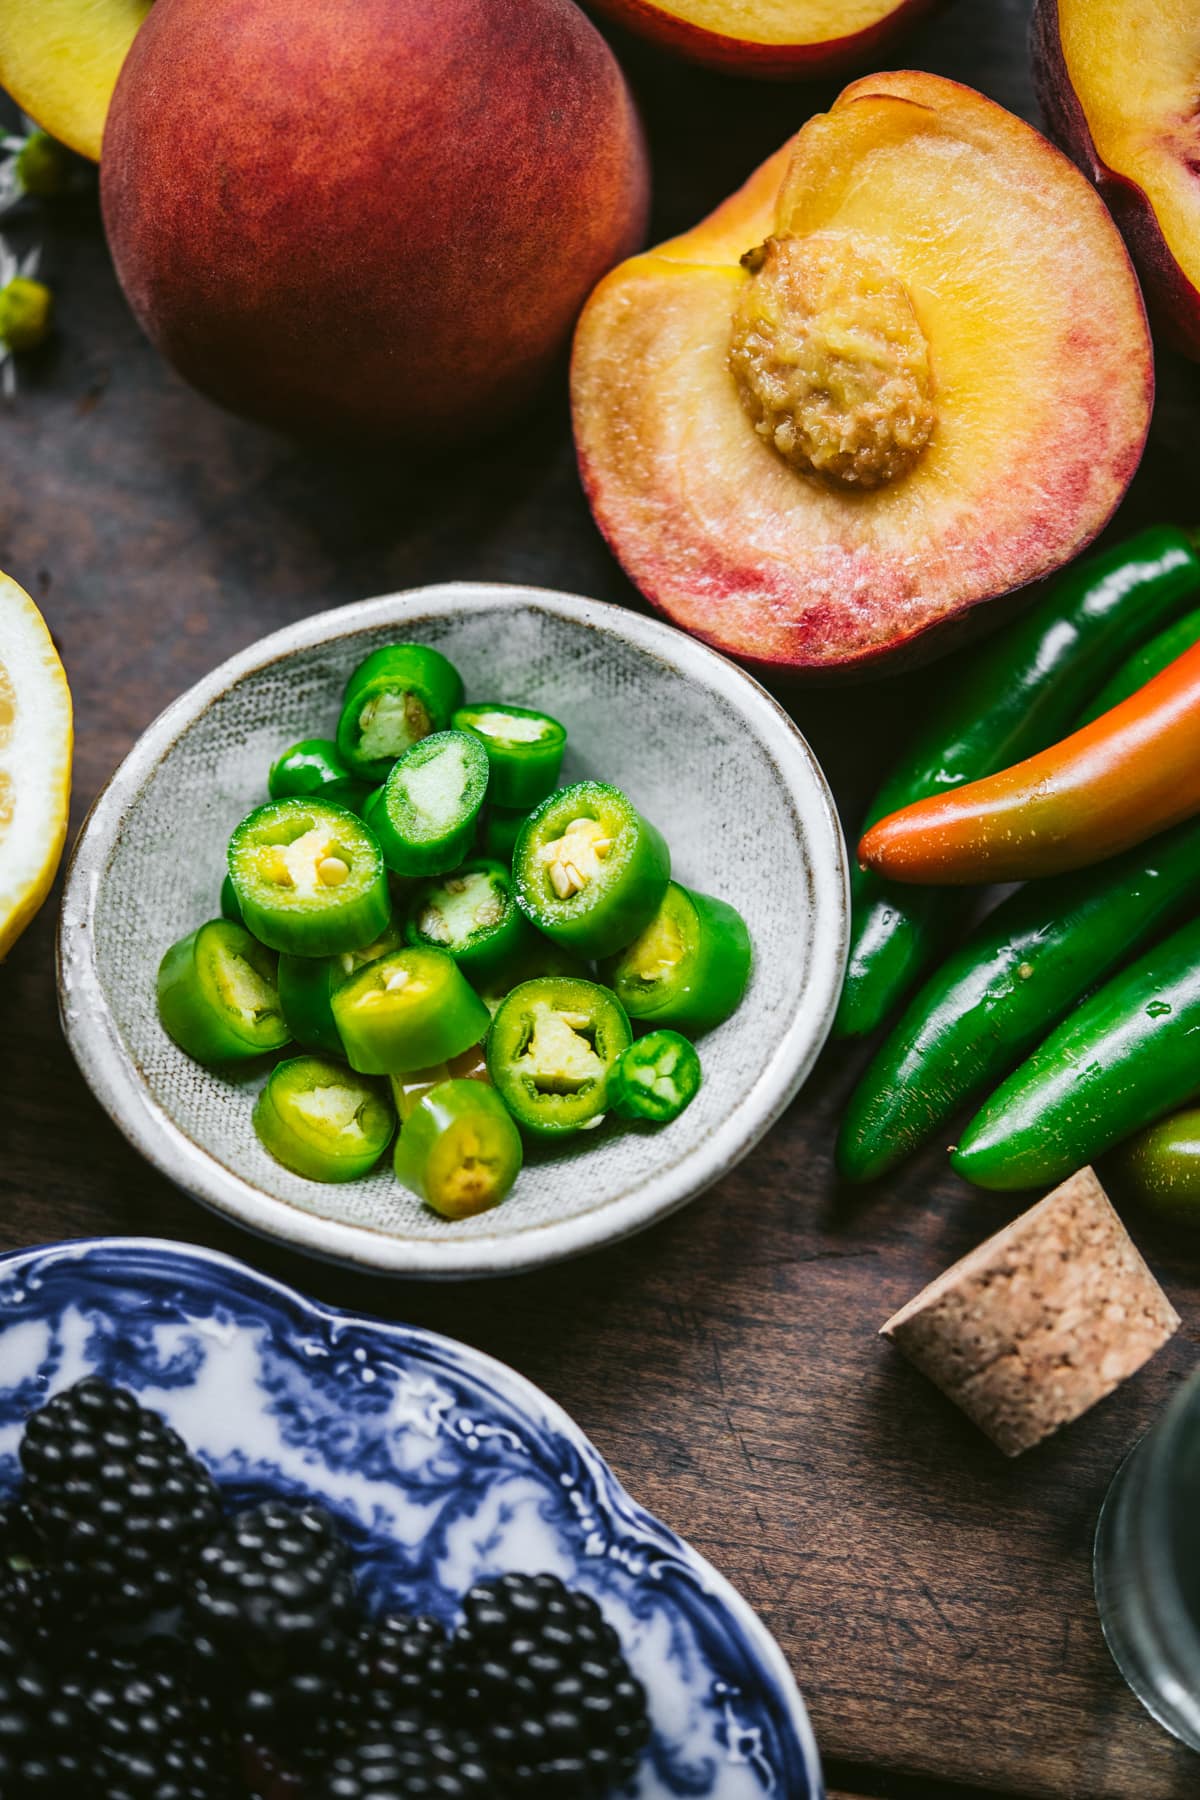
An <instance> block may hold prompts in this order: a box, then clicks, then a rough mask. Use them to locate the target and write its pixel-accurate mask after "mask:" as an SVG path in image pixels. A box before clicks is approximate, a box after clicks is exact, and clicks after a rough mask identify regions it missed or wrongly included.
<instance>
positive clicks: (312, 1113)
mask: <svg viewBox="0 0 1200 1800" xmlns="http://www.w3.org/2000/svg"><path fill="white" fill-rule="evenodd" d="M254 1129H255V1131H256V1132H257V1133H258V1137H259V1141H260V1142H261V1143H262V1146H263V1148H264V1149H265V1150H266V1151H267V1152H268V1153H269V1154H270V1155H271V1156H273V1157H274V1158H275V1161H276V1162H280V1163H282V1164H283V1166H284V1168H285V1169H291V1170H292V1172H293V1173H294V1174H296V1175H307V1177H308V1179H309V1180H310V1181H356V1180H357V1179H358V1178H359V1176H361V1175H367V1174H369V1173H370V1171H371V1170H372V1169H373V1168H374V1167H375V1164H376V1163H377V1162H378V1161H379V1159H380V1157H381V1156H382V1155H383V1153H384V1151H385V1150H386V1149H387V1147H388V1145H389V1144H390V1143H391V1141H392V1133H393V1132H394V1131H395V1129H396V1117H395V1114H394V1113H393V1111H392V1108H391V1105H390V1103H389V1101H388V1098H387V1094H386V1092H385V1090H384V1089H383V1088H381V1086H380V1085H379V1083H378V1082H374V1081H368V1080H366V1079H365V1078H364V1077H363V1076H362V1075H353V1074H351V1072H350V1070H349V1069H348V1068H347V1067H346V1065H345V1064H344V1063H340V1062H326V1061H325V1060H324V1059H323V1058H322V1057H319V1056H296V1057H293V1058H292V1060H291V1061H290V1062H283V1063H280V1064H279V1065H278V1067H277V1068H274V1069H272V1071H271V1075H270V1078H269V1080H268V1081H267V1085H266V1087H265V1088H264V1089H263V1091H262V1093H261V1094H260V1095H259V1097H258V1101H257V1104H256V1105H255V1108H254Z"/></svg>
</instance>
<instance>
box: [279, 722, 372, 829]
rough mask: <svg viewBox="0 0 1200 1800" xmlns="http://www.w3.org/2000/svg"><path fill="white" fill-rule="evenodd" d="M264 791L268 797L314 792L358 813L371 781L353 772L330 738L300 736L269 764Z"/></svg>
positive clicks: (297, 796) (298, 796) (287, 797)
mask: <svg viewBox="0 0 1200 1800" xmlns="http://www.w3.org/2000/svg"><path fill="white" fill-rule="evenodd" d="M267 791H268V793H269V794H270V796H271V798H272V800H292V799H296V800H304V799H307V798H308V796H309V795H310V794H318V795H319V796H320V797H321V799H322V800H333V801H335V802H336V804H337V805H338V806H348V807H349V808H350V810H351V812H356V813H360V812H361V811H362V809H363V805H364V802H365V801H366V798H367V796H368V794H369V793H370V792H371V785H370V783H369V782H366V781H361V780H359V778H358V776H357V775H355V774H354V773H353V771H352V770H351V769H350V767H349V765H348V764H347V762H346V760H345V758H344V757H343V755H342V753H341V751H340V750H339V749H338V747H337V745H336V744H335V743H334V741H333V739H332V738H301V740H300V742H299V743H298V744H293V745H292V746H291V748H290V749H289V750H284V751H283V752H282V754H281V755H279V756H277V757H276V759H275V761H274V762H273V763H272V764H271V773H270V775H269V776H268V777H267Z"/></svg>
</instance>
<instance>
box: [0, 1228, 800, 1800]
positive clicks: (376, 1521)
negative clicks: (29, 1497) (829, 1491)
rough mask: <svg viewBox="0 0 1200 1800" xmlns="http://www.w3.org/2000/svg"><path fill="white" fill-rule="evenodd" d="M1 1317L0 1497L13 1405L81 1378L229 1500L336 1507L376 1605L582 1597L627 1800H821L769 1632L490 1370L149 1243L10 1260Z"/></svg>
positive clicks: (72, 1246) (536, 1407)
mask: <svg viewBox="0 0 1200 1800" xmlns="http://www.w3.org/2000/svg"><path fill="white" fill-rule="evenodd" d="M0 1321H2V1323H0V1489H2V1488H3V1487H5V1486H7V1485H10V1484H11V1482H12V1480H13V1478H14V1476H15V1472H16V1455H15V1453H16V1445H17V1440H18V1437H19V1433H20V1430H21V1423H22V1421H23V1419H24V1417H25V1415H26V1414H27V1412H28V1411H29V1410H31V1408H32V1407H34V1406H36V1405H38V1404H40V1403H41V1401H42V1400H43V1399H44V1398H45V1397H46V1395H47V1393H48V1392H50V1391H53V1390H57V1389H58V1388H59V1387H61V1386H64V1385H67V1384H68V1383H69V1382H71V1381H73V1380H76V1379H78V1377H79V1376H80V1375H82V1374H84V1373H86V1372H88V1371H89V1370H92V1369H95V1370H97V1371H99V1372H101V1373H104V1374H105V1375H107V1376H108V1377H109V1378H111V1379H114V1380H117V1381H120V1382H121V1383H123V1384H124V1385H127V1386H129V1387H132V1388H133V1389H134V1390H135V1391H138V1392H140V1393H141V1394H142V1395H143V1397H144V1399H145V1401H146V1403H147V1404H148V1405H151V1406H154V1407H156V1408H157V1409H158V1410H160V1411H162V1412H163V1413H164V1414H165V1415H166V1417H167V1418H168V1419H169V1420H170V1421H171V1423H173V1424H174V1425H175V1426H176V1428H177V1429H179V1430H181V1431H182V1432H183V1434H184V1435H185V1436H186V1437H187V1439H188V1441H189V1442H190V1443H192V1444H193V1446H194V1447H195V1448H196V1449H197V1450H198V1451H199V1452H200V1453H201V1454H202V1455H203V1456H204V1457H205V1459H206V1460H207V1461H208V1462H209V1464H210V1466H212V1467H213V1469H214V1472H215V1473H216V1474H217V1476H218V1478H219V1479H220V1480H221V1481H222V1483H223V1485H226V1486H227V1487H228V1488H230V1489H231V1490H233V1491H234V1492H235V1494H237V1495H238V1496H239V1497H242V1498H246V1499H251V1498H254V1497H257V1496H261V1495H262V1493H263V1492H264V1491H273V1492H279V1491H281V1490H283V1491H288V1492H292V1493H306V1494H313V1495H315V1496H316V1497H318V1498H320V1499H321V1500H322V1501H323V1502H324V1503H325V1504H326V1505H328V1506H330V1507H331V1508H332V1509H333V1510H335V1511H336V1512H337V1513H338V1515H339V1517H340V1518H341V1520H342V1521H343V1523H344V1524H345V1525H346V1527H347V1529H348V1531H349V1533H350V1535H351V1537H352V1539H353V1540H354V1541H355V1543H356V1547H357V1552H358V1557H359V1566H360V1569H361V1571H362V1580H363V1587H364V1592H365V1593H366V1596H367V1598H368V1600H369V1601H371V1602H373V1603H375V1604H380V1603H382V1602H383V1601H384V1600H385V1599H386V1598H389V1597H391V1598H394V1599H395V1601H396V1603H397V1604H401V1605H403V1606H405V1607H411V1608H413V1609H414V1610H421V1611H432V1612H435V1613H438V1614H440V1616H442V1617H443V1619H444V1620H446V1621H449V1620H450V1619H451V1618H452V1616H453V1612H454V1609H455V1604H456V1601H457V1598H458V1596H459V1595H461V1593H462V1592H463V1591H464V1590H465V1588H466V1587H467V1586H469V1585H470V1583H471V1582H472V1581H473V1580H476V1579H478V1578H479V1577H480V1576H481V1575H484V1574H489V1573H490V1574H495V1573H501V1572H503V1571H504V1569H506V1568H527V1569H534V1568H550V1569H553V1570H554V1571H555V1572H556V1573H558V1574H560V1575H563V1576H564V1577H565V1578H567V1579H569V1580H571V1581H572V1582H574V1583H576V1584H577V1585H580V1586H584V1587H586V1588H587V1589H588V1590H589V1591H590V1592H592V1593H593V1594H594V1595H595V1596H596V1598H597V1599H599V1600H600V1601H601V1603H602V1605H603V1606H604V1608H605V1612H606V1614H607V1616H608V1617H609V1619H610V1621H611V1622H612V1623H613V1624H614V1625H615V1626H616V1627H617V1629H618V1631H619V1632H620V1635H621V1638H622V1642H623V1644H624V1646H625V1649H626V1652H627V1654H628V1655H629V1656H630V1659H631V1661H632V1662H633V1664H634V1667H635V1668H636V1669H637V1672H638V1673H639V1675H640V1676H641V1677H642V1679H643V1681H644V1682H645V1683H646V1685H647V1688H648V1690H649V1692H650V1696H651V1713H652V1717H653V1719H654V1724H655V1735H654V1741H653V1743H652V1746H651V1750H650V1752H649V1754H648V1756H647V1759H646V1762H645V1765H644V1767H643V1771H642V1773H641V1774H640V1776H639V1778H638V1782H637V1784H636V1785H635V1787H634V1788H633V1789H631V1790H629V1791H630V1793H631V1794H636V1795H637V1796H638V1800H677V1797H678V1800H682V1797H683V1796H688V1797H689V1800H756V1797H758V1796H764V1795H770V1796H773V1797H775V1800H823V1795H824V1791H825V1790H824V1786H823V1782H822V1777H821V1771H820V1762H819V1758H818V1753H817V1748H816V1743H815V1741H814V1739H813V1735H812V1730H811V1726H810V1724H809V1721H808V1715H807V1713H806V1711H805V1707H804V1702H803V1700H802V1699H801V1696H800V1693H799V1690H798V1688H797V1686H796V1683H795V1680H794V1678H793V1676H792V1674H791V1671H790V1669H789V1668H788V1665H787V1663H786V1661H785V1659H784V1657H783V1655H782V1652H781V1651H780V1650H779V1648H778V1646H777V1645H776V1643H775V1641H774V1639H773V1638H772V1637H771V1636H770V1634H769V1633H768V1632H767V1630H766V1628H765V1626H764V1625H763V1624H762V1623H761V1622H760V1621H759V1619H758V1618H757V1617H756V1616H755V1614H754V1612H753V1611H752V1610H751V1608H750V1607H749V1606H748V1605H747V1603H746V1602H745V1601H744V1600H743V1599H742V1598H741V1596H740V1595H739V1594H738V1593H737V1592H736V1590H735V1589H734V1588H733V1587H732V1586H731V1585H730V1584H729V1583H728V1582H727V1581H726V1579H725V1578H724V1577H723V1576H722V1575H720V1574H718V1572H717V1571H716V1570H715V1569H713V1568H712V1566H711V1565H710V1564H709V1563H707V1562H706V1561H705V1560H704V1559H703V1558H702V1557H701V1556H699V1555H698V1553H697V1552H696V1551H694V1550H692V1549H691V1547H690V1546H689V1545H687V1544H686V1543H684V1542H683V1541H682V1540H681V1539H680V1538H678V1537H677V1536H676V1535H675V1534H674V1533H673V1532H672V1531H670V1530H669V1529H668V1528H667V1527H666V1526H664V1525H662V1524H661V1523H660V1522H659V1521H658V1520H657V1519H655V1518H653V1517H652V1515H650V1514H649V1513H647V1512H646V1511H645V1510H644V1509H643V1508H642V1507H640V1506H639V1505H638V1504H637V1502H636V1501H634V1500H633V1499H632V1498H631V1497H630V1495H629V1494H627V1493H626V1491H625V1489H624V1488H623V1487H622V1486H621V1484H620V1483H619V1482H618V1480H617V1479H616V1477H615V1476H614V1475H613V1473H612V1471H611V1470H610V1469H609V1468H608V1466H607V1464H606V1463H605V1462H604V1460H603V1458H602V1457H601V1455H600V1453H599V1452H598V1451H597V1450H596V1449H595V1447H594V1446H593V1445H592V1444H591V1443H590V1441H589V1440H588V1439H587V1437H586V1436H585V1435H584V1434H583V1432H582V1431H581V1430H580V1429H579V1427H578V1426H577V1425H576V1424H575V1423H574V1421H573V1420H572V1419H571V1418H570V1417H569V1416H568V1415H567V1414H566V1413H565V1412H564V1411H563V1410H562V1408H561V1407H559V1406H558V1405H557V1404H556V1403H555V1402H554V1401H552V1400H550V1399H549V1398H548V1396H546V1395H545V1394H544V1393H542V1391H541V1390H540V1389H539V1388H537V1387H535V1386H534V1385H533V1384H532V1383H531V1382H529V1381H527V1380H526V1379H525V1378H524V1377H523V1376H521V1375H518V1374H517V1373H516V1372H515V1371H513V1370H511V1369H509V1368H507V1367H506V1366H505V1365H504V1364H503V1363H500V1362H498V1361H496V1360H495V1359H494V1358H492V1357H490V1356H488V1355H486V1354H485V1353H483V1352H481V1351H477V1350H473V1349H471V1348H469V1347H468V1346H466V1345H462V1344H459V1343H457V1342H455V1341H454V1340H453V1339H450V1338H446V1337H443V1336H441V1335H439V1334H437V1333H433V1332H429V1331H426V1330H424V1329H421V1328H418V1327H412V1326H405V1325H397V1324H392V1323H389V1322H387V1321H383V1320H377V1319H371V1318H368V1317H366V1316H362V1315H357V1314H353V1313H347V1312H342V1311H339V1310H338V1309H336V1308H332V1307H327V1306H325V1305H323V1304H320V1303H318V1302H316V1301H312V1300H309V1299H306V1298H305V1297H304V1296H302V1295H301V1294H299V1293H298V1292H297V1291H296V1290H294V1289H292V1288H290V1287H288V1286H286V1285H285V1284H283V1283H281V1282H278V1281H276V1280H274V1279H273V1278H272V1277H270V1276H266V1275H262V1274H260V1273H258V1272H257V1271H256V1270H254V1269H252V1268H250V1267H249V1266H248V1265H246V1264H245V1263H242V1262H239V1261H238V1260H236V1259H235V1258H233V1257H229V1256H226V1255H224V1254H223V1253H221V1252H217V1251H210V1250H206V1249H201V1248H198V1247H196V1246H191V1245H187V1246H180V1245H176V1244H172V1243H168V1242H165V1241H160V1240H155V1239H150V1238H116V1239H112V1238H91V1239H81V1240H78V1241H74V1242H67V1243H64V1244H58V1245H50V1246H45V1247H41V1248H38V1249H32V1250H23V1251H12V1252H9V1253H7V1254H6V1255H4V1256H3V1257H2V1258H0ZM251 1397H252V1398H251Z"/></svg>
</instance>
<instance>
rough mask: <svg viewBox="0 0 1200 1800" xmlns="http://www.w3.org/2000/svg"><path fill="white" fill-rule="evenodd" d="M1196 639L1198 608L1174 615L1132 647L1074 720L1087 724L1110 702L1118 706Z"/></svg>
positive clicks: (1198, 634) (1199, 633)
mask: <svg viewBox="0 0 1200 1800" xmlns="http://www.w3.org/2000/svg"><path fill="white" fill-rule="evenodd" d="M1197 641H1200V611H1197V612H1190V613H1184V615H1183V617H1182V619H1176V620H1175V623H1174V624H1173V625H1168V626H1167V628H1166V630H1165V631H1160V632H1159V634H1158V636H1157V637H1152V638H1151V639H1150V642H1149V643H1148V644H1143V645H1142V646H1141V648H1140V649H1138V650H1135V651H1134V653H1133V655H1132V656H1131V657H1130V658H1129V659H1128V661H1126V662H1124V663H1122V665H1121V667H1120V668H1119V669H1118V670H1117V672H1116V674H1115V675H1114V676H1113V678H1112V680H1111V681H1109V682H1108V683H1107V684H1106V686H1104V687H1103V688H1101V690H1100V692H1099V694H1097V696H1096V698H1095V700H1093V702H1092V704H1091V705H1090V706H1089V707H1088V709H1087V711H1086V712H1085V713H1084V714H1083V716H1082V718H1080V719H1079V720H1077V724H1078V725H1079V726H1083V725H1090V724H1091V722H1092V720H1093V719H1098V718H1099V717H1100V715H1101V713H1106V712H1111V711H1112V709H1113V707H1114V706H1120V704H1121V702H1122V700H1128V698H1129V696H1130V695H1131V694H1136V693H1137V691H1138V689H1139V688H1144V687H1145V685H1146V683H1147V682H1148V681H1153V680H1154V677H1155V676H1156V675H1161V674H1162V672H1163V670H1164V669H1165V668H1166V666H1167V664H1168V663H1173V662H1174V661H1175V658H1176V657H1177V656H1182V655H1183V653H1184V651H1185V650H1190V649H1191V647H1192V645H1193V644H1194V643H1196V642H1197Z"/></svg>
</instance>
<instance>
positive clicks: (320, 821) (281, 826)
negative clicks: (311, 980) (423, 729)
mask: <svg viewBox="0 0 1200 1800" xmlns="http://www.w3.org/2000/svg"><path fill="white" fill-rule="evenodd" d="M229 878H230V881H231V883H232V885H233V891H234V894H235V895H236V898H237V903H238V905H239V906H240V907H241V911H242V917H243V919H244V920H245V922H246V925H247V927H248V928H249V930H251V931H252V932H253V933H254V935H255V937H256V938H258V939H259V940H260V941H261V942H262V943H264V944H267V945H269V946H270V948H271V949H272V950H286V951H288V952H290V953H291V954H292V955H295V956H333V955H336V954H337V953H338V952H339V951H342V950H357V949H358V948H359V946H360V945H362V944H368V943H370V942H371V941H372V939H373V938H377V937H378V936H379V934H380V932H381V931H383V929H384V928H385V926H386V925H387V923H388V920H389V919H390V918H391V916H392V901H391V895H390V894H389V892H388V883H387V870H386V869H385V867H384V862H383V854H382V852H381V851H380V848H379V844H378V842H377V840H376V838H375V836H374V834H373V833H372V832H371V831H370V830H369V829H368V827H367V826H366V825H365V824H364V822H363V821H362V820H361V819H360V818H358V816H357V815H356V814H355V813H352V812H351V811H350V810H349V808H348V807H345V806H336V805H335V804H334V803H333V802H332V801H330V800H321V799H318V798H315V797H312V796H310V797H309V798H308V799H305V800H270V801H268V802H267V804H266V805H265V806H259V807H256V808H255V810H254V811H253V812H252V813H250V814H249V815H248V816H247V817H246V818H244V819H243V820H242V822H241V824H240V825H239V826H238V827H237V830H236V831H235V832H234V834H233V836H232V837H231V838H230V840H229Z"/></svg>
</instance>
